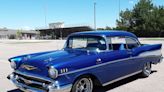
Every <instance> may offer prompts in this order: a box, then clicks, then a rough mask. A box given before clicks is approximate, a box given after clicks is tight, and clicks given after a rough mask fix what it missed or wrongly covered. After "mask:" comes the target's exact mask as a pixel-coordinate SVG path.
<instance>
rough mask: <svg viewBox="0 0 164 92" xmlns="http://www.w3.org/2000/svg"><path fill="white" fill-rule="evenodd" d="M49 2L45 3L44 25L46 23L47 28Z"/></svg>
mask: <svg viewBox="0 0 164 92" xmlns="http://www.w3.org/2000/svg"><path fill="white" fill-rule="evenodd" d="M46 1H47V0H45V2H44V23H45V27H47V2H46Z"/></svg>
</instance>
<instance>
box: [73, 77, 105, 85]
mask: <svg viewBox="0 0 164 92" xmlns="http://www.w3.org/2000/svg"><path fill="white" fill-rule="evenodd" d="M83 77H89V78H91V79H92V81H93V84H94V86H102V84H101V82H100V81H99V79H98V78H97V77H96V76H95V75H93V74H83V75H80V76H78V77H77V78H76V79H75V80H74V82H73V83H75V82H76V81H77V80H78V79H80V78H83Z"/></svg>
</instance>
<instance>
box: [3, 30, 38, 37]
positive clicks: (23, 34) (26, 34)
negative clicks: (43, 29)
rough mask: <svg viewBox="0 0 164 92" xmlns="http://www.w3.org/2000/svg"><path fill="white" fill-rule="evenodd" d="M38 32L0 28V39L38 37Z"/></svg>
mask: <svg viewBox="0 0 164 92" xmlns="http://www.w3.org/2000/svg"><path fill="white" fill-rule="evenodd" d="M38 38H39V32H36V31H33V30H14V29H7V28H0V39H38Z"/></svg>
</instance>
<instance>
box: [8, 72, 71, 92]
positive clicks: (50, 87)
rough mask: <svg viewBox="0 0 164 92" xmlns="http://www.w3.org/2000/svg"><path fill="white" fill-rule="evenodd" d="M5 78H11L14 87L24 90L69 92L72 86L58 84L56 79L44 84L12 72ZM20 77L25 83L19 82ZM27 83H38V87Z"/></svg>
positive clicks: (30, 91)
mask: <svg viewBox="0 0 164 92" xmlns="http://www.w3.org/2000/svg"><path fill="white" fill-rule="evenodd" d="M7 78H8V79H9V80H11V81H12V82H13V83H14V84H15V86H16V87H18V88H19V89H20V90H22V91H25V92H70V91H71V88H72V84H69V85H65V86H60V85H59V83H58V81H55V82H52V83H50V84H45V83H41V82H37V81H32V80H27V79H24V78H22V77H19V76H18V75H16V74H14V73H12V74H10V75H9V76H8V77H7ZM20 78H21V79H22V80H24V81H26V83H21V82H20V81H19V79H20ZM28 84H37V85H40V86H39V87H40V88H37V87H35V86H29V85H28Z"/></svg>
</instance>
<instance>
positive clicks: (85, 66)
mask: <svg viewBox="0 0 164 92" xmlns="http://www.w3.org/2000/svg"><path fill="white" fill-rule="evenodd" d="M79 35H84V36H100V37H103V38H105V37H107V36H108V37H110V36H111V37H113V36H122V37H131V38H134V39H136V40H138V39H137V37H136V36H135V35H134V34H132V33H129V32H125V31H96V32H93V31H91V32H78V33H73V34H71V35H70V36H69V37H73V36H79ZM68 39H69V38H68ZM161 46H162V45H161V44H155V45H142V46H140V47H137V48H134V49H131V50H128V49H126V48H125V47H124V45H121V46H120V48H119V50H104V51H99V52H98V51H89V52H88V51H87V50H78V49H70V48H65V49H64V50H58V51H47V52H41V53H34V54H28V55H22V56H17V57H13V58H10V59H9V61H15V62H19V67H18V68H17V70H18V71H20V72H27V73H32V74H37V75H41V76H44V77H49V75H48V69H49V67H51V66H53V67H55V68H56V69H57V70H58V72H59V77H58V78H57V79H55V80H57V81H58V82H59V83H60V85H61V86H62V85H66V84H72V83H73V82H74V81H75V80H76V79H77V78H78V77H79V76H81V75H84V74H89V75H93V76H95V77H96V78H97V79H98V80H99V81H100V83H101V84H104V83H107V82H109V81H112V80H114V79H117V78H120V77H122V76H126V75H128V74H132V73H134V72H137V71H139V70H142V68H143V65H144V63H146V62H158V61H159V59H160V58H161V56H151V57H138V55H139V54H141V53H143V52H146V51H155V50H160V49H161ZM97 59H101V62H97V61H96V60H97ZM20 61H21V62H20ZM23 64H24V65H31V66H34V67H37V69H36V70H26V69H24V68H22V67H21V65H23ZM64 68H67V69H68V72H66V73H61V69H64Z"/></svg>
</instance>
